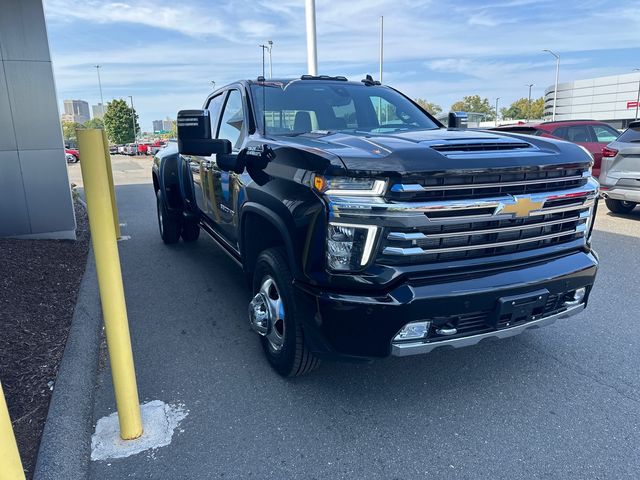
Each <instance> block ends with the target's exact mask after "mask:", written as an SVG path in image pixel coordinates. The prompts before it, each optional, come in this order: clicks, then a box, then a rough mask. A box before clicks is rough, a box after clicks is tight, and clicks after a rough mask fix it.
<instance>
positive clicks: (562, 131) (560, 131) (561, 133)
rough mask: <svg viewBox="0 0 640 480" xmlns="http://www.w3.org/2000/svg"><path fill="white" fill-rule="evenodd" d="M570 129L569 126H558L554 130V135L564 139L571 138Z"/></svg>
mask: <svg viewBox="0 0 640 480" xmlns="http://www.w3.org/2000/svg"><path fill="white" fill-rule="evenodd" d="M568 130H569V129H568V128H567V127H560V128H556V129H555V130H554V131H553V135H555V136H556V137H558V138H562V139H563V140H569V136H568V134H567V132H568Z"/></svg>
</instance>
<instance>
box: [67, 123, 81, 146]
mask: <svg viewBox="0 0 640 480" xmlns="http://www.w3.org/2000/svg"><path fill="white" fill-rule="evenodd" d="M78 128H84V127H83V126H82V124H81V123H78V122H62V137H63V138H64V141H65V143H67V142H69V140H74V141H75V139H76V129H78Z"/></svg>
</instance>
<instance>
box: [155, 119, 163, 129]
mask: <svg viewBox="0 0 640 480" xmlns="http://www.w3.org/2000/svg"><path fill="white" fill-rule="evenodd" d="M161 130H163V128H162V120H154V121H153V131H154V132H160V131H161Z"/></svg>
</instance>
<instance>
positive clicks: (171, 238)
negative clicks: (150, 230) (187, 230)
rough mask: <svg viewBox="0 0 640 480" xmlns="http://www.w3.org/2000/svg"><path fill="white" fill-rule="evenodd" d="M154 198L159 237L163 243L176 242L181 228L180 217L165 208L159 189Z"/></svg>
mask: <svg viewBox="0 0 640 480" xmlns="http://www.w3.org/2000/svg"><path fill="white" fill-rule="evenodd" d="M156 200H157V201H156V205H157V208H158V228H159V229H160V237H162V241H163V242H164V243H167V244H171V243H177V242H178V240H180V231H181V229H182V222H181V218H180V216H179V215H176V214H175V213H173V212H170V211H169V210H168V209H167V207H166V205H165V203H164V200H163V199H162V194H161V193H160V190H158V191H157V192H156Z"/></svg>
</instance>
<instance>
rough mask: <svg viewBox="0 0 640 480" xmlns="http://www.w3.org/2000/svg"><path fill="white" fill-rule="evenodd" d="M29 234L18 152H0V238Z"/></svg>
mask: <svg viewBox="0 0 640 480" xmlns="http://www.w3.org/2000/svg"><path fill="white" fill-rule="evenodd" d="M30 232H31V228H30V225H29V213H28V210H27V202H26V200H25V194H24V189H23V187H22V172H21V169H20V160H19V159H18V152H16V151H13V152H0V236H7V235H23V234H25V233H30Z"/></svg>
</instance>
